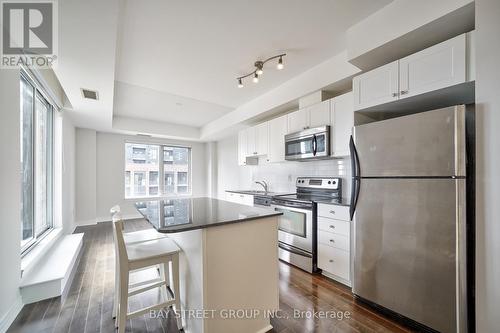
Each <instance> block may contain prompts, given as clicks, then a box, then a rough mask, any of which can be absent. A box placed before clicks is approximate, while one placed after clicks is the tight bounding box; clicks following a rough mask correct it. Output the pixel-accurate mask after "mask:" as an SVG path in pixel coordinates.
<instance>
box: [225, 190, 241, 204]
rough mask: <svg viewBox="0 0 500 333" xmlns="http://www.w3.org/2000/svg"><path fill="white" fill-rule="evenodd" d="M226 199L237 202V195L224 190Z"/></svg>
mask: <svg viewBox="0 0 500 333" xmlns="http://www.w3.org/2000/svg"><path fill="white" fill-rule="evenodd" d="M226 201H231V202H236V203H239V201H240V200H239V196H238V194H237V193H233V192H226Z"/></svg>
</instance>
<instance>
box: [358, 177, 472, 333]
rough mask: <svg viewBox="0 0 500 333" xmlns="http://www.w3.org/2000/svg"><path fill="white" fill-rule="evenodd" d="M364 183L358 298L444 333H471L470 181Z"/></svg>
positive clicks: (365, 180)
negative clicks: (468, 284) (467, 284)
mask: <svg viewBox="0 0 500 333" xmlns="http://www.w3.org/2000/svg"><path fill="white" fill-rule="evenodd" d="M360 184H361V185H360V191H359V199H358V204H357V208H356V218H355V228H354V233H355V235H354V248H355V254H354V279H353V292H354V293H355V294H356V295H359V296H361V297H363V298H365V299H367V300H370V301H372V302H374V303H377V304H379V305H382V306H384V307H386V308H388V309H390V310H393V311H395V312H397V313H400V314H402V315H404V316H406V317H408V318H411V319H413V320H415V321H417V322H420V323H422V324H424V325H427V326H429V327H431V328H433V329H435V330H438V331H440V332H463V329H464V327H465V326H464V325H465V324H464V321H465V320H466V319H465V318H466V316H465V310H466V302H465V292H466V291H465V287H464V286H465V284H464V281H465V179H451V178H449V179H362V180H361V183H360ZM457 298H458V299H457ZM457 327H460V329H457Z"/></svg>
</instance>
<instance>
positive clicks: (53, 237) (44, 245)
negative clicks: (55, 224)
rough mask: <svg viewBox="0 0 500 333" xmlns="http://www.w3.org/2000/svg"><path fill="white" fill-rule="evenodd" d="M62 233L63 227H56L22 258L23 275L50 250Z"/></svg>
mask: <svg viewBox="0 0 500 333" xmlns="http://www.w3.org/2000/svg"><path fill="white" fill-rule="evenodd" d="M61 235H62V228H54V229H52V230H51V231H49V232H48V234H47V235H46V236H45V237H44V238H43V239H42V240H41V241H40V242H39V243H38V244H36V245H35V246H34V247H33V248H32V249H31V250H30V251H29V252H28V253H26V254H25V255H24V256H23V257H22V258H21V277H22V276H23V274H24V273H25V272H27V271H29V270H30V269H31V268H32V267H33V266H35V265H36V263H37V262H38V261H40V259H41V258H43V256H44V255H45V254H46V253H47V252H48V251H49V250H50V248H51V247H52V246H53V245H54V244H55V242H56V241H57V239H58V238H59V237H61Z"/></svg>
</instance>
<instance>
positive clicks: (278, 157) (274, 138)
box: [267, 115, 288, 163]
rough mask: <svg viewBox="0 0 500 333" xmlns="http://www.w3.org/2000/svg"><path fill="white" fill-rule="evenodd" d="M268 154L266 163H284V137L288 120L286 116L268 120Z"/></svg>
mask: <svg viewBox="0 0 500 333" xmlns="http://www.w3.org/2000/svg"><path fill="white" fill-rule="evenodd" d="M268 123H269V152H268V154H267V162H269V163H276V162H284V161H285V135H286V133H287V132H288V126H287V125H288V118H287V116H286V115H284V116H281V117H279V118H275V119H272V120H270V121H269V122H268Z"/></svg>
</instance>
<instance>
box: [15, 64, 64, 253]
mask: <svg viewBox="0 0 500 333" xmlns="http://www.w3.org/2000/svg"><path fill="white" fill-rule="evenodd" d="M21 80H24V81H26V83H28V84H29V85H30V86H31V87H32V89H33V103H32V110H31V122H32V128H31V132H32V135H31V145H32V151H31V155H32V158H31V174H32V176H31V181H32V193H31V207H30V209H31V211H32V236H31V238H30V239H28V240H26V242H25V243H24V244H23V239H22V236H21V242H20V248H21V258H22V257H23V256H25V255H26V254H28V253H29V252H30V251H31V250H32V249H33V248H34V247H35V246H36V245H37V244H38V243H39V242H40V241H41V240H42V239H44V238H45V237H46V236H47V235H48V234H49V233H50V231H52V230H54V208H55V202H54V180H55V156H54V148H55V147H54V145H55V135H54V127H55V126H54V125H55V113H56V111H57V110H58V108H57V107H56V106H55V105H54V103H53V102H51V99H50V98H48V95H47V93H46V92H45V91H44V90H43V88H42V86H41V85H40V84H38V82H37V80H35V79H34V78H33V77H32V76H31V75H29V74H28V72H27V71H26V70H24V69H23V68H22V69H21V70H20V77H19V81H20V83H21ZM20 98H22V96H20ZM37 98H39V99H41V101H42V102H44V103H45V104H46V105H47V107H48V110H49V111H50V116H49V115H48V116H47V123H48V124H50V128H48V129H47V130H48V131H50V133H48V134H47V142H46V144H47V149H48V150H50V151H49V152H47V153H46V154H48V156H49V158H48V159H47V161H45V163H47V168H50V170H49V171H50V172H47V174H46V178H47V179H46V185H45V186H46V192H47V198H46V200H47V203H46V207H47V208H48V207H50V209H47V212H46V214H47V215H46V220H47V221H49V222H50V225H48V227H47V228H45V229H44V230H42V231H40V232H39V233H37V232H36V228H35V225H36V221H35V219H36V212H35V210H36V198H35V196H36V180H35V172H36V165H37V164H36V158H35V146H36V133H35V132H36V128H37V120H36V100H37ZM20 112H24V111H23V110H20ZM20 126H22V124H20ZM21 145H23V142H21ZM20 223H21V232H22V230H23V229H22V228H23V224H24V223H23V214H21V219H20Z"/></svg>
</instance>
